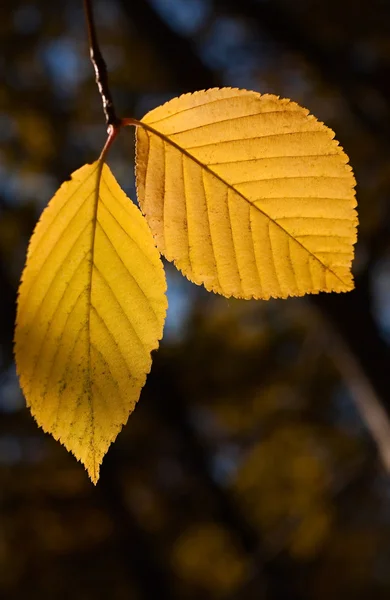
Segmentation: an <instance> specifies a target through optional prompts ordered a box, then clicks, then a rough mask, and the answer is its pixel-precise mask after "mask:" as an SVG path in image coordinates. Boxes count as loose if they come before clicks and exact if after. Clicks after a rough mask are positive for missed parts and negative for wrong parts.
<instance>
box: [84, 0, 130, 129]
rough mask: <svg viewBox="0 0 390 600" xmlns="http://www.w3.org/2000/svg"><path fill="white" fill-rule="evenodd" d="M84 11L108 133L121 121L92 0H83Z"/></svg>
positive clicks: (90, 53) (90, 50)
mask: <svg viewBox="0 0 390 600" xmlns="http://www.w3.org/2000/svg"><path fill="white" fill-rule="evenodd" d="M84 12H85V18H86V22H87V30H88V42H89V55H90V58H91V62H92V65H93V68H94V70H95V76H96V83H97V86H98V89H99V93H100V96H101V99H102V103H103V112H104V114H105V117H106V125H107V133H108V134H110V127H111V126H113V127H114V128H116V127H119V126H120V124H121V121H120V119H118V117H117V115H116V112H115V107H114V102H113V100H112V96H111V92H110V87H109V85H108V74H107V66H106V63H105V61H104V58H103V55H102V53H101V51H100V47H99V42H98V38H97V35H96V28H95V20H94V16H93V10H92V0H84Z"/></svg>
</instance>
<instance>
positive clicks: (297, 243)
mask: <svg viewBox="0 0 390 600" xmlns="http://www.w3.org/2000/svg"><path fill="white" fill-rule="evenodd" d="M333 137H334V133H333V131H331V130H330V129H329V128H327V127H325V125H324V124H323V123H320V122H319V121H317V119H316V118H315V117H313V116H312V115H309V113H308V111H307V110H306V109H304V108H302V107H300V106H298V105H297V104H295V103H294V102H291V101H290V100H287V99H284V100H282V99H279V98H278V97H277V96H272V95H261V94H258V93H256V92H249V91H246V90H237V89H231V88H224V89H212V90H207V91H202V92H196V93H195V94H186V95H184V96H181V97H180V98H175V99H173V100H171V101H170V102H168V103H166V104H164V105H163V106H160V107H158V108H156V109H155V110H152V111H151V112H149V113H148V114H147V115H146V116H145V117H144V118H143V119H142V120H141V122H139V123H138V128H137V163H136V176H137V191H138V198H139V202H140V206H141V209H142V211H143V213H144V214H145V216H146V219H147V221H148V223H149V225H150V227H151V229H152V231H153V234H154V237H155V240H156V243H157V246H158V248H159V250H160V251H161V252H162V253H163V254H164V256H166V258H167V259H168V260H170V261H173V262H174V263H175V265H176V266H177V267H178V268H179V269H180V270H181V271H182V272H183V273H184V274H185V275H186V276H187V277H188V278H189V279H190V280H191V281H193V282H195V283H197V284H204V285H205V287H206V288H207V289H208V290H213V291H214V292H218V293H220V294H223V295H225V296H236V297H239V298H264V299H268V298H269V297H271V296H273V297H281V298H286V297H287V296H302V295H304V294H306V293H318V292H320V291H325V292H331V291H336V292H344V291H348V290H351V289H353V279H352V275H351V263H352V259H353V254H354V249H353V245H354V243H355V241H356V225H357V216H356V211H355V206H356V201H355V192H354V185H355V179H354V176H353V173H352V170H351V167H350V166H349V165H348V164H347V162H348V157H347V156H346V154H345V153H344V152H343V150H342V149H341V147H340V146H339V145H338V143H337V142H336V141H335V140H334V139H333Z"/></svg>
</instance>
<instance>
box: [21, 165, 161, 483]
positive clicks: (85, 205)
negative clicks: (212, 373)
mask: <svg viewBox="0 0 390 600" xmlns="http://www.w3.org/2000/svg"><path fill="white" fill-rule="evenodd" d="M165 290H166V282H165V275H164V270H163V266H162V263H161V260H160V257H159V254H158V251H157V249H156V248H155V244H154V241H153V237H152V235H151V233H150V229H149V227H148V225H147V223H146V221H145V219H144V217H143V216H142V215H141V212H140V211H139V209H138V208H137V207H136V206H135V205H134V204H132V203H131V202H130V201H129V199H128V198H127V196H126V195H125V194H124V192H123V191H122V189H121V188H120V187H119V185H118V183H117V181H116V180H115V178H114V176H113V175H112V173H111V171H110V169H109V168H108V167H107V166H106V165H103V163H102V162H100V161H97V162H95V163H93V164H92V165H85V166H84V167H82V168H81V169H79V170H78V171H76V172H75V173H73V175H72V178H71V180H70V181H67V182H66V183H64V184H63V185H62V186H61V188H60V189H59V190H58V192H57V193H56V194H55V196H54V198H53V199H52V200H51V202H50V203H49V205H48V207H47V208H46V210H45V211H44V212H43V214H42V217H41V219H40V221H39V222H38V224H37V226H36V228H35V231H34V234H33V236H32V238H31V241H30V245H29V249H28V254H27V261H26V266H25V269H24V272H23V276H22V282H21V285H20V289H19V298H18V309H17V320H16V331H15V357H16V365H17V370H18V374H19V379H20V383H21V386H22V389H23V392H24V395H25V397H26V400H27V404H28V406H29V407H30V409H31V412H32V414H33V416H34V417H35V419H36V420H37V422H38V424H39V425H40V426H41V427H42V428H43V429H44V431H46V432H49V433H51V434H52V435H53V437H54V438H55V439H57V440H59V441H60V442H61V443H62V444H63V445H64V446H65V447H66V448H67V449H68V450H69V451H70V452H73V454H74V455H75V456H76V458H77V459H78V460H80V461H81V462H82V463H83V464H84V465H85V467H86V469H87V471H88V473H89V475H90V477H91V479H92V481H93V482H94V483H96V482H97V480H98V478H99V468H100V464H101V462H102V459H103V457H104V455H105V453H106V452H107V449H108V447H109V445H110V444H111V442H113V441H114V440H115V438H116V436H117V435H118V433H119V431H120V430H121V429H122V426H123V425H124V424H125V423H126V421H127V419H128V416H129V414H130V413H131V412H132V411H133V409H134V407H135V404H136V402H137V400H138V398H139V395H140V392H141V389H142V387H143V385H144V384H145V380H146V375H147V373H148V372H149V371H150V367H151V351H152V350H154V349H156V348H157V347H158V341H159V340H160V339H161V337H162V332H163V325H164V320H165V313H166V307H167V301H166V296H165Z"/></svg>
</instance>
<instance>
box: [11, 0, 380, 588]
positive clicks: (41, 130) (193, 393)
mask: <svg viewBox="0 0 390 600" xmlns="http://www.w3.org/2000/svg"><path fill="white" fill-rule="evenodd" d="M94 4H95V7H96V21H97V25H98V29H99V36H100V39H101V46H102V50H103V53H104V55H105V57H106V60H107V63H108V67H109V72H110V81H111V86H112V92H113V95H114V98H115V101H116V105H117V110H118V112H119V114H120V115H122V116H129V117H130V116H135V117H138V118H140V117H141V116H142V115H143V114H144V113H145V112H146V111H147V110H149V109H151V108H153V107H155V106H156V105H158V104H160V103H162V102H164V101H166V100H168V99H170V98H171V97H173V96H176V95H178V94H180V93H183V92H187V91H194V90H196V89H204V88H208V87H213V86H221V85H228V86H236V87H245V88H249V89H254V90H258V91H260V92H271V93H274V94H278V95H280V96H282V97H289V98H292V99H293V100H295V101H297V102H299V103H300V104H302V105H304V106H306V107H307V108H309V109H310V111H311V112H312V113H313V114H315V115H316V116H317V117H318V118H319V119H321V120H323V121H324V122H325V123H326V124H327V125H329V126H330V127H332V128H333V129H334V130H335V131H336V135H337V138H338V140H339V141H340V142H341V144H342V146H343V147H344V149H345V151H346V152H347V154H348V155H349V156H350V159H351V164H352V166H353V168H354V170H355V174H356V178H357V181H358V186H357V193H358V203H359V214H360V222H361V225H360V227H359V243H358V245H357V248H356V259H355V261H354V273H355V276H356V290H355V291H354V292H352V293H349V294H345V295H337V294H334V295H328V294H321V295H319V296H317V297H307V298H300V299H289V300H279V301H269V302H260V301H259V302H255V301H250V302H246V301H234V300H227V299H225V298H222V297H217V296H215V295H213V294H210V295H209V294H207V293H205V292H204V291H203V290H202V289H201V288H198V287H196V286H194V285H192V284H190V283H189V282H187V281H186V280H184V278H182V277H181V275H180V274H178V273H177V272H176V271H175V270H174V269H172V268H170V266H169V265H168V283H169V291H168V295H169V302H170V308H169V313H168V319H167V324H166V329H165V337H164V341H163V343H162V345H161V349H160V350H159V351H158V352H157V353H156V354H155V356H154V364H153V370H152V373H151V375H150V377H149V379H148V382H147V385H146V387H145V389H144V391H143V392H142V395H141V399H140V402H139V404H138V406H137V408H136V410H135V412H134V414H133V415H132V416H131V418H130V420H129V422H128V424H127V426H126V427H125V428H124V430H123V431H122V433H121V434H120V435H119V437H118V439H117V442H116V443H115V445H114V446H113V447H112V448H111V449H110V451H109V453H108V455H107V457H106V458H105V460H104V462H103V467H102V473H101V480H100V482H99V484H98V486H97V487H96V488H95V487H94V486H93V485H92V484H91V483H90V481H89V480H88V478H87V474H86V473H85V471H84V470H83V467H82V466H81V465H80V464H79V463H77V462H76V461H75V459H74V458H73V457H72V456H70V455H69V454H68V453H67V452H66V451H65V449H64V448H63V447H62V446H60V445H59V444H58V443H56V442H55V441H54V440H53V439H52V438H51V437H50V436H48V435H45V434H44V433H43V432H42V430H40V429H38V427H37V426H36V424H35V422H34V421H33V419H32V417H31V416H30V414H29V412H28V411H27V409H26V408H25V404H24V400H23V397H22V395H21V392H20V390H19V386H18V382H17V378H16V375H15V367H14V364H13V360H12V337H13V322H14V315H15V297H16V290H17V286H18V280H19V277H20V273H21V270H22V267H23V263H24V257H25V251H26V245H27V242H28V239H29V236H30V234H31V232H32V229H33V227H34V224H35V222H36V220H37V218H38V216H39V214H40V212H41V211H42V209H43V207H44V206H45V205H46V203H47V202H48V200H49V199H50V198H51V196H52V195H53V193H54V192H55V190H56V188H57V187H58V186H59V184H60V183H61V182H62V181H63V180H65V179H67V178H68V177H69V175H70V173H71V172H72V171H74V170H75V169H77V168H78V167H80V166H81V165H82V164H84V163H85V162H91V161H93V160H95V159H96V157H97V156H98V154H99V152H100V149H101V147H102V144H103V142H104V139H105V126H104V120H103V114H102V110H101V104H100V98H99V96H98V93H97V89H96V86H95V83H94V80H93V71H92V67H91V65H90V63H89V59H88V48H87V43H86V33H85V24H84V16H83V10H82V2H81V0H67V1H65V2H59V3H57V2H53V1H49V0H35V1H34V0H29V1H22V0H2V1H1V3H0V344H1V345H0V597H1V598H2V599H3V598H4V599H5V600H19V599H22V598H23V599H24V598H25V597H26V596H27V597H29V598H31V599H35V598H36V599H40V600H46V599H58V600H62V599H64V600H65V599H70V598H71V599H72V600H87V599H89V598H90V599H93V600H97V599H106V598H110V599H113V600H122V599H123V600H125V599H126V600H152V599H153V600H157V598H158V600H168V599H169V600H179V599H180V600H197V599H204V600H263V599H264V600H328V598H332V599H333V600H360V599H362V600H363V599H364V600H367V599H369V600H381V599H386V600H388V598H389V595H390V481H389V471H390V426H389V420H388V415H389V414H390V346H389V344H390V35H389V33H390V2H389V1H388V0H370V2H365V3H363V2H356V0H295V1H294V2H292V1H291V0H268V1H267V0H257V1H256V0H132V1H131V2H130V1H126V0H99V1H96V2H95V3H94ZM133 157H134V140H133V133H132V132H131V131H126V132H123V133H122V134H121V135H120V137H119V139H118V141H117V143H116V146H115V148H114V149H113V151H112V153H111V155H110V164H111V167H112V168H113V170H114V172H115V174H116V176H117V177H118V179H119V181H120V183H121V185H122V186H123V187H124V188H125V189H126V191H127V192H128V193H129V195H130V196H131V197H132V199H133V200H135V192H134V175H133V172H134V165H133Z"/></svg>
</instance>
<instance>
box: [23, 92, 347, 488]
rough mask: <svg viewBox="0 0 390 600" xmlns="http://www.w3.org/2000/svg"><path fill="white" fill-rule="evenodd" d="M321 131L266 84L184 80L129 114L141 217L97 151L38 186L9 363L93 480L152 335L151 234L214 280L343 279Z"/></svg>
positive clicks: (281, 286) (328, 141) (332, 181)
mask: <svg viewBox="0 0 390 600" xmlns="http://www.w3.org/2000/svg"><path fill="white" fill-rule="evenodd" d="M333 136H334V134H333V132H332V131H331V130H330V129H328V128H327V127H325V126H324V125H323V124H322V123H320V122H318V121H317V120H316V119H315V118H314V117H313V116H311V115H309V114H308V111H307V110H305V109H303V108H301V107H300V106H298V105H297V104H295V103H293V102H290V101H289V100H281V99H279V98H278V97H276V96H272V95H260V94H258V93H255V92H248V91H245V90H237V89H230V88H225V89H220V90H219V89H213V90H208V91H203V92H197V93H195V94H186V95H184V96H181V97H180V98H175V99H173V100H171V101H170V102H168V103H167V104H165V105H163V106H160V107H158V108H157V109H155V110H153V111H151V112H150V113H148V114H147V115H146V116H145V117H144V118H143V119H142V121H140V122H139V123H138V126H137V151H136V155H137V156H136V181H137V192H138V199H139V203H140V206H141V210H142V212H143V214H144V215H145V217H144V216H142V214H141V212H140V211H139V209H138V208H137V207H136V206H135V205H134V204H132V203H131V202H130V201H129V199H128V198H127V197H126V195H125V194H124V192H123V191H122V190H121V188H120V187H119V185H118V183H117V182H116V180H115V178H114V176H113V175H112V173H111V171H110V170H109V168H108V167H107V166H106V165H105V164H103V161H97V162H95V163H94V164H92V165H85V166H84V167H82V168H81V169H79V170H78V171H76V172H75V173H73V175H72V179H71V180H70V181H68V182H66V183H64V184H63V185H62V186H61V188H60V189H59V191H58V192H57V193H56V195H55V196H54V198H53V199H52V200H51V202H50V203H49V205H48V207H47V208H46V210H45V211H44V213H43V215H42V217H41V219H40V221H39V223H38V225H37V227H36V229H35V231H34V234H33V236H32V238H31V242H30V245H29V249H28V255H27V262H26V267H25V270H24V272H23V276H22V282H21V285H20V290H19V299H18V311H17V324H16V333H15V355H16V363H17V369H18V374H19V378H20V382H21V386H22V389H23V392H24V394H25V397H26V400H27V403H28V405H29V406H30V409H31V412H32V414H33V415H34V417H35V418H36V420H37V422H38V424H39V425H40V426H41V427H42V428H43V429H44V430H45V431H47V432H50V433H51V434H52V435H53V436H54V437H55V438H56V439H58V440H60V441H61V442H62V443H63V444H64V445H65V447H66V448H67V449H68V450H70V451H71V452H73V454H74V455H75V456H76V457H77V458H78V459H79V460H81V461H82V462H83V463H84V465H85V467H86V468H87V470H88V473H89V475H90V477H91V479H92V481H93V482H94V483H96V481H97V480H98V477H99V467H100V464H101V461H102V459H103V457H104V454H105V453H106V452H107V449H108V447H109V445H110V444H111V442H112V441H113V440H115V438H116V436H117V434H118V433H119V431H120V429H121V428H122V426H123V425H124V424H125V423H126V421H127V419H128V416H129V414H130V413H131V412H132V410H133V409H134V406H135V403H136V402H137V400H138V397H139V395H140V392H141V389H142V387H143V385H144V384H145V380H146V376H147V374H148V372H149V371H150V367H151V352H152V350H154V349H156V348H157V347H158V342H159V340H160V339H161V337H162V333H163V326H164V320H165V314H166V309H167V300H166V296H165V292H166V282H165V275H164V270H163V266H162V263H161V260H160V256H159V252H158V250H159V251H160V252H161V253H162V254H163V255H164V256H165V257H166V258H167V259H168V260H171V261H174V263H175V264H176V266H177V267H178V268H179V269H180V270H181V271H182V272H183V273H184V274H185V275H186V276H187V277H188V278H189V279H190V280H191V281H194V282H195V283H197V284H204V285H205V287H206V288H207V289H208V290H212V291H214V292H217V293H220V294H223V295H225V296H235V297H239V298H263V299H268V298H269V297H271V296H272V297H280V298H286V297H287V296H302V295H304V294H306V293H318V292H320V291H326V292H330V291H337V292H342V291H348V290H351V289H352V288H353V280H352V276H351V271H350V269H351V262H352V259H353V245H354V243H355V241H356V225H357V217H356V212H355V210H354V208H355V205H356V202H355V193H354V184H355V180H354V177H353V174H352V170H351V168H350V167H349V166H348V165H347V162H348V158H347V156H346V155H345V154H344V152H343V151H342V149H341V148H340V146H339V145H338V143H337V142H336V141H334V139H333ZM156 244H157V248H158V250H157V249H156V246H155V245H156Z"/></svg>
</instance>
